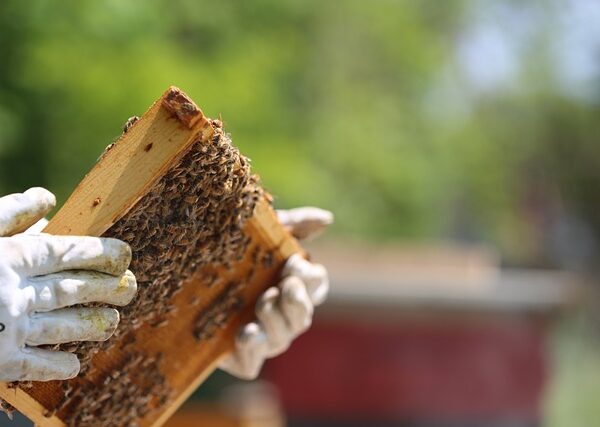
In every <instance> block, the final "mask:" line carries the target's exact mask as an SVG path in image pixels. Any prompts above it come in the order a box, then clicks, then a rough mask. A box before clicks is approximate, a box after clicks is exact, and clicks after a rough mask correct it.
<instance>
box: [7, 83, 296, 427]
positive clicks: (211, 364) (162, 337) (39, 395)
mask: <svg viewBox="0 0 600 427" xmlns="http://www.w3.org/2000/svg"><path fill="white" fill-rule="evenodd" d="M175 95H176V96H175ZM190 103H191V106H190ZM194 108H195V110H194ZM211 134H212V127H211V122H210V120H208V119H207V118H205V117H204V115H203V114H202V112H201V111H200V110H199V109H198V108H197V107H196V106H195V104H193V102H192V101H191V100H190V99H189V97H187V95H185V94H184V93H183V92H181V91H179V90H178V89H176V88H169V90H167V92H165V94H164V95H163V96H162V97H161V98H160V99H159V100H158V101H157V102H155V103H154V104H153V105H152V106H151V107H150V109H149V110H148V111H147V112H146V113H145V114H144V115H143V116H142V118H141V119H140V120H139V122H138V123H136V124H135V125H134V126H133V127H132V128H131V129H130V130H129V131H128V132H127V133H126V134H124V135H123V136H122V137H121V138H120V139H119V140H118V141H117V143H116V144H115V145H114V146H113V147H112V148H111V149H109V150H108V151H107V152H106V153H105V154H104V155H103V156H102V158H101V159H100V160H99V162H98V163H97V164H96V165H95V166H94V168H93V169H92V170H91V171H90V172H89V173H88V174H87V175H86V177H85V178H84V179H83V180H82V181H81V183H80V184H79V186H78V187H77V188H76V189H75V191H74V192H73V194H72V195H71V197H70V198H69V200H68V201H67V202H66V204H65V205H64V206H63V208H62V209H61V210H60V211H59V212H58V213H57V214H56V215H55V217H54V218H53V219H52V220H51V222H50V224H49V225H48V227H47V228H46V230H45V232H48V233H52V234H67V235H92V236H100V235H102V233H104V232H105V231H106V230H107V229H109V227H111V226H112V225H113V224H114V223H115V222H116V221H117V220H119V219H120V218H121V217H122V216H123V215H125V214H126V213H127V212H128V210H129V209H131V207H132V206H134V205H135V203H136V202H137V201H138V200H139V199H140V198H141V197H142V196H143V195H144V194H146V192H147V191H148V189H149V188H150V186H151V185H152V184H153V183H154V182H156V181H157V179H159V178H160V177H161V176H162V175H163V174H164V173H165V171H166V170H168V168H169V166H170V165H172V164H173V163H174V162H175V161H176V160H177V159H178V158H180V157H181V155H182V154H183V153H184V152H185V150H186V148H188V147H189V146H190V144H191V143H192V142H193V141H195V140H197V138H198V137H201V138H203V139H207V138H210V136H211ZM148 147H150V148H151V149H149V148H148ZM244 232H245V234H247V235H249V236H251V237H252V243H251V245H250V247H249V249H248V250H247V251H246V255H245V256H244V259H243V260H242V261H241V262H238V263H236V264H235V265H234V266H233V268H230V269H225V268H223V267H219V266H209V267H210V269H212V272H217V273H218V275H219V278H220V280H219V281H218V283H217V284H216V285H215V286H212V287H210V286H206V284H205V283H203V277H205V274H204V273H205V271H202V270H201V271H199V272H198V274H196V275H195V276H194V277H193V278H192V279H191V280H189V281H188V282H186V283H184V285H183V287H182V290H181V292H179V293H178V294H177V295H176V296H175V297H173V301H172V302H173V304H174V306H176V307H177V311H176V312H173V313H170V314H169V315H168V318H167V319H166V320H167V321H168V322H167V324H166V325H165V326H162V327H158V328H156V327H152V326H151V325H143V326H142V327H140V328H139V329H138V330H137V331H136V332H135V336H134V338H135V343H134V344H132V346H133V348H135V350H136V351H140V352H142V353H144V354H147V355H157V354H159V353H160V354H162V356H163V358H162V361H161V365H160V369H161V371H162V374H163V375H164V376H165V377H166V378H167V380H168V382H169V385H170V386H171V388H172V390H173V393H172V397H171V398H170V399H169V400H168V401H167V402H163V403H160V402H154V406H155V409H154V410H152V411H151V412H150V413H149V414H148V415H147V416H146V417H144V418H142V419H139V420H138V421H139V424H140V425H141V426H142V427H155V426H160V425H162V424H163V423H164V422H166V420H167V419H168V418H169V417H170V416H171V415H172V414H173V412H174V411H176V410H177V408H178V407H179V406H180V405H181V404H182V403H183V402H184V401H185V400H186V399H187V398H188V397H189V395H190V394H191V393H192V392H193V391H194V390H195V389H196V388H197V387H198V386H199V385H200V384H201V383H202V382H203V381H204V380H205V379H206V378H207V377H208V375H210V373H211V372H212V371H213V370H214V369H215V367H216V365H217V364H218V361H219V359H220V358H221V357H223V356H224V355H225V354H227V353H228V352H229V351H231V349H232V346H233V337H234V334H235V333H237V330H238V329H239V327H240V325H242V324H243V323H244V322H247V321H249V320H250V319H252V318H253V317H254V308H253V307H254V305H255V302H256V300H257V298H258V297H259V295H260V294H261V293H262V292H263V291H264V290H265V289H266V288H267V287H269V286H272V285H273V284H275V283H276V282H277V280H278V278H279V275H280V273H281V269H282V267H283V264H284V262H285V260H286V259H287V258H288V257H289V256H290V255H292V254H293V253H295V252H301V251H302V250H301V248H300V247H299V245H298V243H297V242H296V241H295V240H294V239H293V238H292V237H291V235H290V234H289V233H288V232H287V231H286V230H285V229H284V227H283V226H281V224H280V223H279V222H278V220H277V217H276V215H275V212H274V211H273V209H272V208H271V206H270V204H269V202H268V200H266V199H265V200H262V201H260V202H259V203H258V204H257V206H256V208H255V211H254V216H253V217H252V218H250V219H249V220H248V221H247V222H246V224H245V228H244ZM257 247H258V248H260V249H261V251H263V252H265V251H266V252H269V253H270V254H272V262H270V263H257V262H256V260H255V259H253V257H252V252H253V249H254V248H257ZM134 273H135V272H134ZM237 282H245V286H244V288H243V290H242V300H243V301H244V305H243V309H242V310H239V311H237V312H235V313H231V316H230V318H229V319H228V323H227V325H226V327H225V328H223V329H220V330H218V332H217V333H216V335H215V336H214V337H212V338H210V339H206V340H201V341H199V340H197V339H196V338H195V337H194V336H193V333H192V330H193V327H194V324H195V322H197V319H198V317H199V316H202V315H203V314H204V313H206V312H207V311H208V310H209V309H210V307H211V306H212V305H213V304H216V303H217V302H218V301H219V298H222V297H223V295H225V294H226V293H227V291H228V289H227V287H228V286H229V284H231V283H237ZM196 300H199V303H197V304H192V303H190V302H191V301H196ZM128 348H131V347H128ZM127 352H128V350H125V349H123V346H114V347H112V348H111V350H110V351H109V352H106V353H102V352H101V353H98V354H97V355H96V356H94V359H93V361H92V363H93V365H94V367H95V368H96V369H94V370H93V373H92V374H88V375H87V376H86V377H84V378H81V377H80V378H78V379H77V381H80V382H81V384H89V383H90V382H91V383H93V384H95V385H97V386H98V387H102V385H101V384H102V382H103V381H104V379H105V378H106V377H107V376H108V375H110V372H111V371H112V370H114V369H116V367H118V366H120V364H121V363H122V361H123V360H124V359H125V358H126V357H127ZM61 396H62V389H61V382H59V381H52V382H46V383H36V384H35V385H34V387H33V388H31V389H29V390H22V389H19V388H18V389H9V388H8V387H7V385H6V384H0V397H1V398H2V399H5V400H6V401H8V402H9V403H10V404H11V405H13V406H14V407H15V408H17V410H19V411H20V412H22V413H23V414H24V415H26V416H27V417H29V418H30V419H31V420H32V421H34V422H35V423H36V425H38V426H42V427H58V426H64V425H65V421H64V420H65V419H68V413H60V412H59V413H57V414H55V415H53V416H49V417H46V416H45V415H44V414H45V413H46V412H48V411H52V410H53V408H54V407H55V406H56V405H57V404H58V402H59V401H60V398H61ZM108 409H110V408H108ZM67 411H68V409H67ZM63 412H64V411H63Z"/></svg>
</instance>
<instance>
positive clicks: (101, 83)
mask: <svg viewBox="0 0 600 427" xmlns="http://www.w3.org/2000/svg"><path fill="white" fill-rule="evenodd" d="M472 10H473V3H471V2H468V1H448V2H436V1H422V2H408V1H378V2H374V3H373V4H369V3H368V2H363V1H346V2H321V1H314V0H313V1H310V0H309V1H305V2H294V1H275V0H260V1H253V2H244V1H235V0H230V1H203V2H197V1H191V0H189V1H186V0H177V1H166V0H164V1H161V0H149V1H128V2H123V1H116V0H113V1H105V2H92V1H65V2H61V3H60V5H57V4H55V3H54V2H49V1H43V0H33V1H30V2H26V3H25V2H16V1H13V2H2V3H1V4H0V58H1V61H2V64H1V65H0V191H1V192H3V193H6V192H13V191H21V190H23V189H24V188H26V187H29V186H33V185H43V186H47V187H49V188H50V189H51V190H53V191H54V192H56V193H57V195H58V196H59V199H60V200H64V199H65V197H66V196H67V195H68V194H69V193H70V191H71V190H72V188H73V186H74V185H75V184H76V183H77V182H78V180H79V179H80V178H81V176H82V175H83V174H84V173H85V171H86V170H88V169H89V167H90V165H91V164H92V163H93V162H94V160H95V159H96V158H97V156H98V154H99V153H100V152H101V150H102V149H103V148H104V147H105V146H106V145H107V144H108V143H109V142H111V140H112V139H114V138H115V137H116V136H117V135H118V134H119V132H120V127H121V124H122V123H123V122H124V121H125V120H126V119H127V118H128V117H129V116H131V115H133V114H138V115H139V114H141V113H143V111H144V110H145V109H146V108H147V106H148V105H149V104H150V103H151V102H152V101H153V100H154V99H155V98H156V97H157V96H158V95H159V94H160V93H162V91H163V90H164V89H165V88H166V87H167V86H169V85H170V84H175V85H177V86H179V87H181V88H183V89H184V90H185V91H187V92H188V93H190V94H191V95H192V96H193V97H194V98H195V99H196V100H197V101H198V102H199V103H200V104H201V106H202V108H203V109H204V110H205V113H207V114H208V115H210V116H213V117H216V116H219V115H221V116H222V117H223V119H224V121H225V123H226V128H227V130H228V131H229V132H230V133H231V134H232V135H233V138H234V141H235V142H236V144H237V145H239V146H240V147H241V149H242V150H243V151H244V153H246V154H247V155H249V156H250V157H251V158H252V160H253V162H254V167H255V170H256V171H258V172H260V174H261V175H262V177H263V181H264V182H265V184H266V186H267V187H268V188H270V189H271V190H272V191H273V192H274V194H275V195H276V197H277V204H278V205H279V206H282V207H289V206H294V205H301V204H313V205H318V206H322V207H325V208H328V209H331V210H333V211H334V212H335V213H336V215H337V224H336V227H335V232H337V233H338V235H344V236H347V237H348V238H361V239H377V240H382V239H384V240H394V239H399V238H402V239H430V238H439V237H442V238H449V237H450V238H451V237H456V236H458V237H461V238H465V237H466V238H473V239H475V240H479V241H484V242H490V243H492V244H494V245H496V246H498V247H500V248H501V249H502V250H503V251H504V254H505V258H507V259H508V260H514V261H521V260H535V259H536V257H539V255H540V254H539V253H538V252H539V246H543V245H541V244H539V242H537V240H536V239H537V237H536V235H535V233H534V230H531V229H530V228H531V227H530V224H528V223H527V221H526V220H524V219H523V215H522V214H523V212H522V201H523V197H524V194H525V193H526V190H527V188H528V186H529V181H531V179H532V176H533V178H534V181H535V178H536V177H542V179H543V181H544V182H545V183H546V186H548V187H551V188H553V189H554V188H555V187H556V189H557V191H559V192H560V195H561V200H564V202H565V203H566V205H567V206H568V208H569V209H572V210H574V211H576V212H577V213H578V214H581V215H583V216H585V217H587V218H589V221H590V222H594V223H595V224H596V226H597V225H598V220H597V216H596V215H593V214H590V213H593V212H596V211H597V208H598V206H597V205H598V203H599V202H598V200H599V198H597V197H590V195H591V194H590V192H591V191H592V190H591V188H592V187H593V186H595V185H597V183H598V175H599V172H598V171H599V170H600V168H598V166H599V165H598V163H599V162H600V160H598V159H599V158H600V157H599V156H598V150H599V149H598V144H597V143H596V142H597V138H596V135H598V131H599V129H598V127H599V126H600V125H599V123H600V122H599V121H598V120H597V119H598V104H597V103H596V104H594V103H581V102H577V101H574V100H572V99H570V98H567V97H564V96H562V95H561V94H560V93H557V92H556V91H554V90H553V85H552V70H551V68H547V67H546V66H545V64H544V63H543V55H541V54H539V51H540V49H542V48H543V46H542V48H541V47H540V45H539V44H538V45H536V46H530V47H529V48H530V49H532V51H533V50H534V49H535V52H538V53H537V54H536V55H532V59H531V62H532V63H531V64H530V66H528V67H526V72H523V73H522V74H521V75H520V76H519V79H520V83H521V85H520V89H519V90H516V91H512V92H506V93H493V94H484V96H472V95H469V94H468V82H467V83H465V85H464V90H465V95H464V99H463V102H464V100H467V101H468V103H469V105H468V109H469V114H468V115H467V116H465V115H464V114H463V115H461V114H460V113H456V114H455V112H456V111H458V112H460V110H461V108H463V109H464V106H462V107H461V105H462V104H461V103H460V102H458V103H457V102H456V100H449V101H447V102H446V103H445V104H444V102H439V100H438V101H436V100H434V101H433V102H431V101H429V103H427V102H426V101H427V99H428V97H430V94H431V90H432V87H435V85H436V82H437V81H439V80H440V75H441V70H444V69H448V67H453V66H454V65H453V62H452V60H453V52H454V50H455V48H454V46H455V44H456V42H457V40H459V39H460V36H461V31H462V30H463V29H464V27H465V26H466V25H467V24H468V23H469V20H472V19H473V18H472V13H471V11H472ZM542 51H543V49H542ZM540 58H541V59H540ZM531 70H533V71H535V72H533V71H531ZM461 98H462V94H460V93H459V94H458V98H457V99H458V100H459V101H460V100H461ZM432 104H433V105H432ZM432 111H433V113H432ZM573 172H575V173H573ZM532 174H533V175H532Z"/></svg>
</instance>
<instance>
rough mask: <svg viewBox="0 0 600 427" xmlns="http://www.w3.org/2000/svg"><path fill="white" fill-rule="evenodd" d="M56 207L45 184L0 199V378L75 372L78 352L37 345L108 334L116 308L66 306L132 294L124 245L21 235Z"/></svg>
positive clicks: (119, 300) (121, 300) (116, 300)
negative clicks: (61, 350) (49, 348)
mask: <svg viewBox="0 0 600 427" xmlns="http://www.w3.org/2000/svg"><path fill="white" fill-rule="evenodd" d="M55 204H56V199H55V197H54V195H53V194H52V193H50V192H48V191H47V190H44V189H43V188H32V189H30V190H27V191H26V192H25V193H23V194H11V195H9V196H6V197H2V198H0V381H17V380H19V381H24V380H31V381H49V380H64V379H69V378H72V377H74V376H76V375H77V374H78V373H79V368H80V367H79V361H78V359H77V356H75V355H74V354H71V353H66V352H60V351H50V350H45V349H41V348H37V346H39V345H42V344H60V343H66V342H73V341H103V340H106V339H108V338H109V337H110V336H111V335H112V334H113V332H114V331H115V329H116V327H117V324H118V323H119V313H118V311H117V310H115V309H112V308H65V307H69V306H72V305H75V304H82V303H90V302H101V303H106V304H112V305H116V306H123V305H126V304H128V303H129V302H130V301H131V300H132V299H133V297H134V296H135V293H136V291H137V283H136V280H135V277H134V276H133V274H132V273H131V272H130V271H128V270H127V267H128V266H129V262H130V261H131V249H130V248H129V246H128V245H127V244H126V243H124V242H121V241H120V240H116V239H102V238H96V237H73V236H52V235H48V234H37V235H34V234H25V233H21V232H23V231H24V230H25V229H27V228H28V227H29V226H31V225H32V224H35V223H36V222H37V221H38V220H40V218H43V216H44V215H46V214H47V213H48V212H49V211H50V210H52V208H53V207H54V205H55ZM19 233H21V234H19Z"/></svg>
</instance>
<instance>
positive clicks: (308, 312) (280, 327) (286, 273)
mask: <svg viewBox="0 0 600 427" xmlns="http://www.w3.org/2000/svg"><path fill="white" fill-rule="evenodd" d="M277 214H278V216H279V220H280V221H281V223H282V224H283V225H284V226H285V227H287V228H288V229H289V230H290V231H291V233H292V234H293V235H294V236H295V237H297V238H310V237H314V236H315V235H317V234H319V233H320V232H321V231H323V230H324V229H325V227H327V225H329V224H331V223H332V222H333V215H332V214H331V212H328V211H325V210H322V209H318V208H298V209H292V210H289V211H278V212H277ZM328 292H329V279H328V277H327V271H326V270H325V267H323V266H322V265H320V264H313V263H310V262H309V261H306V260H305V259H304V258H302V256H300V255H299V254H295V255H292V256H291V257H290V258H289V259H288V260H287V262H286V264H285V267H284V269H283V273H282V280H281V281H280V282H279V284H278V286H276V287H272V288H269V289H267V290H266V291H265V292H264V293H263V294H262V296H261V297H260V298H259V300H258V303H257V305H256V318H257V321H256V322H251V323H248V324H246V325H244V326H243V327H242V328H241V329H240V331H239V334H238V336H237V338H236V341H235V350H234V351H233V352H232V353H230V354H228V355H227V356H225V358H224V359H222V360H221V361H220V363H219V368H220V369H222V370H224V371H226V372H228V373H230V374H231V375H234V376H236V377H239V378H242V379H253V378H256V377H257V376H258V373H259V372H260V369H261V367H262V365H263V363H264V361H265V360H266V359H268V358H271V357H275V356H277V355H279V354H281V353H283V352H284V351H285V350H287V349H288V347H289V346H290V344H291V343H292V341H293V340H294V339H295V338H296V337H297V336H298V335H300V334H302V333H303V332H305V331H306V330H307V329H308V328H309V327H310V325H311V323H312V317H313V311H314V307H315V306H317V305H319V304H321V303H323V302H324V301H325V299H326V298H327V293H328Z"/></svg>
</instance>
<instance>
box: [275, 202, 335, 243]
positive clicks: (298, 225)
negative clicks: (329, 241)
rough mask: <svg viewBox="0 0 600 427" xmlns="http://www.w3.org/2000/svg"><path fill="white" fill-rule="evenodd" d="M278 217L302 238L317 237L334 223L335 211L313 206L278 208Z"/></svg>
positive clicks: (295, 234)
mask: <svg viewBox="0 0 600 427" xmlns="http://www.w3.org/2000/svg"><path fill="white" fill-rule="evenodd" d="M277 217H278V218H279V222H281V224H283V225H284V226H285V227H286V228H287V229H288V230H289V231H290V233H292V235H293V236H294V237H296V238H297V239H300V240H305V239H312V238H314V237H317V236H318V235H319V234H321V233H322V232H323V231H324V230H325V229H326V228H327V227H328V226H329V225H331V224H333V213H331V212H329V211H326V210H325V209H319V208H313V207H304V208H296V209H289V210H278V211H277Z"/></svg>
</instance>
